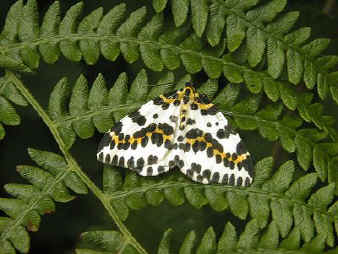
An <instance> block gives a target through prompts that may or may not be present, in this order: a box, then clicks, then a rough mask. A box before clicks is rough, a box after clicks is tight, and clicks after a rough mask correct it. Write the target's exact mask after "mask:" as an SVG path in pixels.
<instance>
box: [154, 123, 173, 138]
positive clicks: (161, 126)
mask: <svg viewBox="0 0 338 254" xmlns="http://www.w3.org/2000/svg"><path fill="white" fill-rule="evenodd" d="M158 128H159V129H160V130H162V131H163V133H164V135H172V134H173V133H174V128H173V127H171V126H170V125H169V124H167V123H160V124H159V125H158Z"/></svg>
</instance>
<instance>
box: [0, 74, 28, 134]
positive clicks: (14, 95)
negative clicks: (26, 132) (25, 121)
mask: <svg viewBox="0 0 338 254" xmlns="http://www.w3.org/2000/svg"><path fill="white" fill-rule="evenodd" d="M12 103H13V104H16V105H18V106H27V101H26V100H25V98H24V97H23V96H22V95H21V94H20V93H19V91H18V90H17V89H16V88H15V86H14V85H13V84H12V83H11V82H10V81H9V80H8V79H7V78H6V77H0V140H1V139H3V138H4V137H5V128H4V126H3V124H4V125H10V126H14V125H19V124H20V122H21V118H20V116H19V115H18V113H17V112H16V110H15V108H14V106H13V105H12Z"/></svg>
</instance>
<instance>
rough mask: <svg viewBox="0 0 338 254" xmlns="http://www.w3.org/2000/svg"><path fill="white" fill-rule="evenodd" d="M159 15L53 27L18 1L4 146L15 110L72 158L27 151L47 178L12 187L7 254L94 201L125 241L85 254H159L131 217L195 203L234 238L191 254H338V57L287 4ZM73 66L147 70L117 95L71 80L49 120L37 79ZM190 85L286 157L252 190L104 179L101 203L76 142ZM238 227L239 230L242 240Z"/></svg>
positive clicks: (53, 12) (109, 235) (192, 237)
mask: <svg viewBox="0 0 338 254" xmlns="http://www.w3.org/2000/svg"><path fill="white" fill-rule="evenodd" d="M143 4H144V3H141V6H142V5H143ZM151 4H152V7H153V10H151V9H149V8H147V7H146V6H142V7H140V8H138V9H136V10H135V9H133V8H132V7H131V6H129V5H128V4H126V3H121V4H118V5H115V6H113V7H112V8H111V9H110V10H103V8H102V7H98V8H97V9H95V10H93V11H91V12H90V13H89V14H88V15H86V16H83V15H82V13H83V12H82V11H83V9H84V4H83V3H82V2H78V3H76V4H74V5H73V6H71V7H70V8H69V9H67V10H65V12H64V15H61V14H60V13H61V9H62V8H61V6H60V3H59V2H58V1H55V2H53V4H51V5H50V6H49V7H48V9H47V10H46V12H45V13H43V15H41V14H42V13H40V10H39V9H38V5H37V2H36V1H35V0H27V2H25V3H24V2H23V1H22V0H19V1H17V2H16V3H14V4H13V5H12V6H11V8H10V9H9V11H8V13H7V17H6V19H5V22H4V27H3V29H2V32H1V33H0V67H1V68H3V69H4V71H5V75H4V76H3V77H1V78H0V139H3V138H4V136H5V130H4V127H3V125H19V124H20V123H21V121H20V119H21V118H20V116H19V114H18V113H17V111H16V109H15V106H14V104H15V105H18V106H27V105H31V106H32V107H33V109H34V110H35V111H36V112H37V113H38V115H39V116H40V117H41V119H42V120H43V121H44V123H45V124H46V125H47V127H48V128H49V130H50V132H51V134H52V135H53V138H54V139H55V141H56V142H57V144H58V146H59V148H60V151H61V152H62V156H61V155H58V154H56V153H51V152H46V151H40V150H36V149H32V148H29V149H28V153H29V156H30V158H31V159H32V160H33V161H34V162H35V163H36V164H37V166H28V165H21V166H18V167H17V171H18V173H19V174H20V175H21V176H22V177H23V178H24V179H25V180H26V181H28V182H29V184H14V183H13V184H6V185H5V187H4V188H5V190H6V191H7V193H8V194H10V195H11V196H12V197H10V198H0V210H1V211H3V212H4V214H6V215H7V216H2V217H0V253H6V254H14V253H16V250H17V251H19V252H21V253H27V252H28V251H29V248H30V238H29V234H28V231H33V232H34V231H37V230H38V229H39V227H40V223H41V215H43V214H49V213H52V212H54V211H55V201H56V202H61V203H66V202H70V201H71V200H73V199H74V197H75V195H76V194H86V193H87V192H88V189H89V190H90V191H91V192H92V193H93V194H94V195H95V197H96V198H98V199H99V201H100V202H101V204H102V205H103V207H104V209H105V210H106V211H107V213H108V214H109V216H110V217H111V219H112V222H114V224H115V225H116V228H114V229H112V230H93V231H89V232H85V233H83V234H82V235H81V240H80V242H79V244H78V247H77V249H76V253H78V254H86V253H115V252H116V253H142V254H146V253H148V252H147V251H146V250H145V249H144V248H143V247H142V245H141V244H140V243H139V242H138V241H137V240H136V239H135V238H134V236H133V235H132V234H131V232H129V230H128V229H127V228H126V226H125V224H124V221H126V220H127V219H128V217H129V215H130V214H131V213H132V212H133V210H141V209H144V208H146V207H148V206H153V207H158V206H160V205H161V204H162V203H163V202H168V203H169V204H171V205H172V206H173V208H172V209H175V207H177V206H182V205H184V204H186V203H187V204H189V205H190V206H191V207H192V208H193V209H196V210H197V209H202V208H203V207H204V206H210V207H211V208H212V209H213V210H214V211H215V212H217V213H222V214H224V217H225V219H226V220H225V222H226V225H225V228H224V231H223V233H220V234H219V232H215V229H214V228H213V227H209V228H208V229H207V230H206V231H205V233H204V234H203V235H199V234H198V233H195V232H198V230H199V229H198V228H196V230H195V231H194V230H192V231H190V232H189V233H187V234H186V236H185V238H184V239H181V241H180V243H179V249H178V250H177V251H178V253H180V254H187V253H198V254H204V253H210V254H211V253H237V252H238V253H326V252H327V253H334V252H336V251H337V247H336V245H337V244H336V242H335V241H336V239H337V237H338V235H337V232H338V201H337V195H338V173H337V172H338V171H337V165H338V143H337V139H338V133H337V128H336V126H337V125H336V123H335V116H333V115H330V114H331V113H330V112H334V110H335V109H336V107H337V105H336V104H338V86H337V84H338V71H337V64H338V57H337V56H335V55H323V52H324V51H325V50H326V49H327V48H328V46H329V40H328V39H326V38H315V39H311V40H310V34H311V29H310V28H309V27H299V26H296V22H297V19H298V17H299V15H300V14H299V13H298V12H295V11H289V12H287V11H285V10H286V9H287V7H286V6H287V1H286V0H268V1H258V0H224V1H223V0H210V1H206V0H196V1H189V0H170V1H169V0H153V1H151ZM39 17H42V19H41V20H39ZM61 57H64V58H65V59H66V61H72V62H80V61H82V60H83V63H84V64H86V65H95V64H97V62H98V61H99V59H100V57H101V58H104V59H106V60H108V61H112V62H114V61H116V60H117V59H120V61H124V62H126V63H127V64H132V63H135V62H137V64H138V65H139V66H140V68H139V69H140V70H137V71H134V69H133V73H135V77H134V78H133V79H132V80H130V78H129V77H128V76H130V75H127V72H122V73H120V74H119V75H118V77H117V78H116V79H115V80H114V82H112V84H108V82H107V81H106V79H107V78H108V77H104V75H103V74H98V75H97V77H96V78H95V80H94V81H93V82H92V84H90V83H89V81H88V79H87V78H86V76H87V75H86V74H81V75H79V76H78V77H75V78H76V80H75V81H74V83H73V84H72V83H71V82H69V81H68V78H66V77H64V78H61V79H60V80H59V81H55V80H53V81H51V83H54V84H55V85H54V86H53V88H52V89H51V90H52V92H51V93H50V96H49V103H48V106H47V109H43V108H42V107H41V106H40V105H39V103H38V102H37V100H36V99H35V98H34V97H33V96H32V95H31V93H30V91H29V90H28V89H27V87H28V85H27V86H26V84H23V82H22V80H23V79H24V77H25V74H26V73H31V74H37V70H39V65H40V61H41V59H42V60H43V61H44V62H46V63H47V64H53V63H55V62H57V61H58V60H59V59H60V58H61ZM142 68H143V69H142ZM146 68H147V69H149V70H150V71H148V70H147V69H146ZM202 72H203V73H204V74H205V76H206V77H207V78H204V79H203V78H202V79H203V80H204V81H200V77H203V75H200V74H201V73H202ZM20 75H23V76H20ZM21 79H22V80H21ZM224 80H225V82H224ZM187 81H192V82H193V83H194V84H195V85H196V87H197V89H198V91H199V92H200V93H204V94H206V95H207V96H208V97H209V99H210V100H212V102H213V103H214V104H216V105H217V106H218V108H219V110H220V111H222V112H223V113H224V114H225V115H226V116H228V117H229V121H230V122H231V123H232V124H233V127H234V128H236V129H237V130H238V131H239V132H241V131H250V132H251V133H259V137H258V138H259V139H265V140H266V141H268V142H271V143H273V144H274V151H273V154H272V156H274V157H275V158H273V157H265V158H258V160H256V164H255V177H254V182H253V184H252V186H250V187H247V188H241V187H233V186H222V185H201V184H197V183H193V182H191V181H190V180H188V179H187V178H185V177H184V176H183V175H182V174H178V173H175V172H172V173H169V174H165V175H161V176H159V177H152V178H149V177H140V176H138V175H136V174H134V173H133V172H131V171H126V170H122V169H120V168H116V167H109V166H104V169H103V175H102V183H103V184H102V190H101V189H100V188H99V187H97V186H96V185H95V183H94V182H93V181H92V180H91V179H90V178H89V177H88V176H87V174H86V173H85V172H84V171H83V170H82V169H81V167H80V166H79V165H78V163H77V162H76V161H75V159H74V158H73V156H72V155H71V153H70V149H71V148H72V146H73V144H74V143H75V141H76V140H77V139H78V138H80V139H89V138H92V137H93V136H94V134H95V132H96V131H97V132H99V133H103V132H106V131H107V130H109V129H110V128H111V127H112V126H113V125H114V123H115V122H116V121H118V120H119V119H121V118H122V117H123V116H125V115H126V114H128V113H130V112H132V111H134V110H135V109H137V108H138V107H139V106H140V105H142V104H144V103H145V102H147V101H149V100H151V99H153V98H155V97H156V96H158V95H160V94H163V93H168V92H172V91H175V90H177V89H179V88H181V87H183V86H184V84H185V82H187ZM329 94H330V96H328V95H329ZM330 99H332V100H330ZM332 102H335V103H336V104H334V103H332ZM329 104H331V106H332V108H333V110H331V111H330V110H328V105H329ZM252 147H254V148H257V150H259V149H260V148H261V147H262V145H261V144H256V146H252ZM251 153H252V154H254V155H255V151H252V152H251ZM94 157H95V156H94ZM94 157H93V158H94ZM274 161H275V162H274ZM274 164H276V165H274ZM225 211H226V212H227V213H224V212H225ZM227 214H232V215H234V216H233V217H234V218H235V219H234V220H237V221H236V222H238V223H239V224H240V223H242V224H241V226H234V225H237V224H235V223H231V222H230V221H229V219H228V217H227ZM239 224H238V225H239ZM242 226H243V227H242ZM167 228H169V229H168V230H167V231H165V232H164V234H163V238H162V240H161V241H160V242H159V243H157V245H158V252H157V253H158V254H166V253H172V252H173V248H175V247H173V246H172V244H171V239H172V238H173V235H174V234H175V233H174V232H175V229H174V230H171V229H170V225H167ZM241 228H243V229H241Z"/></svg>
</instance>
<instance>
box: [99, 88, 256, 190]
mask: <svg viewBox="0 0 338 254" xmlns="http://www.w3.org/2000/svg"><path fill="white" fill-rule="evenodd" d="M97 159H98V160H99V161H101V162H103V163H107V164H111V165H114V166H118V167H123V168H129V169H131V170H134V171H136V172H137V173H138V174H139V175H142V176H156V175H159V174H162V173H165V172H168V171H169V170H170V169H173V168H176V169H179V170H180V171H181V172H182V173H183V174H185V175H186V176H188V177H189V178H191V179H192V180H193V181H196V182H200V183H203V184H210V183H221V184H228V185H237V186H248V185H250V184H251V182H252V179H253V164H252V159H251V156H250V153H249V152H248V151H247V149H246V148H245V145H244V143H243V141H242V140H241V138H240V136H239V135H238V134H237V133H236V132H234V131H233V129H232V128H231V126H230V124H229V122H228V120H227V119H226V118H225V117H224V115H223V114H222V112H220V111H218V110H217V108H216V106H215V105H214V104H212V103H210V101H209V99H208V98H207V96H206V95H204V94H200V93H198V92H197V91H196V90H195V88H194V86H193V85H192V84H191V83H186V85H185V87H184V88H181V89H179V90H178V91H176V92H175V93H173V94H171V95H167V96H166V95H160V96H159V97H157V98H155V99H154V100H151V101H149V102H147V103H146V104H144V105H142V106H141V107H140V108H139V109H138V110H137V111H135V112H134V113H131V114H130V115H127V116H126V117H124V118H122V119H121V120H120V121H119V122H118V123H116V124H115V126H114V127H113V128H112V129H111V130H109V131H108V132H107V133H105V134H104V137H103V138H102V140H101V142H100V144H99V147H98V152H97Z"/></svg>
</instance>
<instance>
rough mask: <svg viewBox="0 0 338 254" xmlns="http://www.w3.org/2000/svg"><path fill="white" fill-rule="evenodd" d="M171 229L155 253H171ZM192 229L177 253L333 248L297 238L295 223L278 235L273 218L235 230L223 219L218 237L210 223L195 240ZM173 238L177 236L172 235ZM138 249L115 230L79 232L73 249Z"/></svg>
mask: <svg viewBox="0 0 338 254" xmlns="http://www.w3.org/2000/svg"><path fill="white" fill-rule="evenodd" d="M173 235H174V231H173V230H172V229H168V230H167V231H165V232H164V234H163V237H162V239H161V241H160V243H159V244H158V251H157V253H158V254H167V253H173V247H172V242H173V241H172V237H173ZM196 238H197V236H196V233H195V231H193V230H192V231H190V232H189V233H188V234H187V235H186V236H185V238H184V239H183V241H182V240H181V239H180V240H179V244H180V246H179V251H178V253H180V254H191V253H196V254H207V253H210V254H211V253H215V254H216V253H217V254H222V253H273V254H274V253H276V254H277V253H278V254H283V253H285V254H286V253H288V254H293V253H294V254H298V253H327V254H329V253H333V252H334V251H336V250H337V249H332V250H330V251H328V252H324V246H325V237H323V235H318V236H316V237H315V238H313V239H312V240H311V241H309V242H307V243H302V242H301V237H300V232H299V230H298V229H297V228H296V227H295V228H294V229H293V230H292V231H291V232H290V233H289V234H288V235H287V236H285V237H282V239H281V241H280V234H279V232H278V226H277V224H276V223H275V221H272V222H271V223H270V224H269V225H268V226H267V228H266V229H261V228H260V227H259V224H258V222H257V220H256V219H253V220H250V221H249V222H247V223H246V225H245V228H244V230H243V232H236V228H235V227H234V226H233V225H232V224H231V222H227V223H226V225H225V227H224V231H223V232H222V234H221V236H220V237H216V233H215V231H214V229H213V228H212V227H209V228H208V229H207V230H206V231H205V233H204V234H203V235H202V236H201V240H200V241H197V239H196ZM175 240H176V241H177V239H175ZM107 252H118V253H138V252H137V251H135V250H134V249H130V246H129V245H128V244H127V243H126V242H125V241H124V240H123V238H122V236H121V235H120V234H119V233H118V232H116V231H89V232H85V233H83V234H82V239H81V241H80V242H79V243H78V247H77V249H76V253H77V254H89V253H100V254H101V253H102V254H104V253H107Z"/></svg>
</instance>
